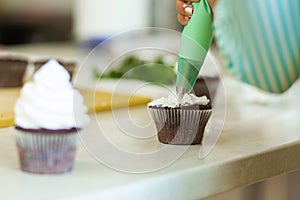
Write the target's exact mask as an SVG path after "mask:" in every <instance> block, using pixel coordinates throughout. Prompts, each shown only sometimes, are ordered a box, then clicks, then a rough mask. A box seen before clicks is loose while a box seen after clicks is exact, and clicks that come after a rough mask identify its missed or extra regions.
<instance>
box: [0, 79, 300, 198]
mask: <svg viewBox="0 0 300 200" xmlns="http://www.w3.org/2000/svg"><path fill="white" fill-rule="evenodd" d="M297 86H299V84H298V85H297ZM224 87H225V91H226V98H227V104H226V110H227V111H226V118H225V123H224V127H223V130H222V133H221V135H220V138H219V140H218V141H217V144H216V145H215V147H214V148H213V150H212V151H211V152H210V153H209V154H208V155H207V156H206V157H205V158H204V159H200V158H199V150H200V147H201V145H194V146H190V147H189V146H173V145H162V144H160V143H159V142H158V141H157V139H156V136H155V129H154V126H153V123H152V122H151V120H150V118H149V114H148V112H147V108H146V106H136V107H131V108H123V109H116V110H113V112H111V111H107V112H100V113H97V114H91V115H90V116H91V122H90V123H89V125H88V126H87V127H86V128H85V129H84V133H83V136H82V142H81V144H80V146H79V148H78V152H77V157H76V160H75V163H74V169H73V171H72V172H70V173H66V174H63V175H35V174H29V173H24V172H22V171H20V170H19V165H18V159H17V151H16V147H15V144H14V138H13V135H12V130H13V128H12V127H11V128H5V129H0V147H1V151H0V161H1V162H0V175H1V179H0V193H1V198H4V199H12V200H14V199H32V200H34V199H45V200H47V199H51V200H53V199H121V198H122V199H200V198H205V197H209V196H212V195H215V194H219V193H222V192H226V191H229V190H232V189H235V188H239V187H242V186H246V185H250V184H253V183H256V182H260V181H263V180H265V179H267V178H270V177H274V176H277V175H281V174H284V173H287V172H290V171H294V170H298V169H300V159H299V158H298V155H299V153H300V134H299V133H300V124H299V118H300V109H299V105H297V104H298V103H297V102H296V100H295V99H296V98H298V97H299V95H298V96H297V94H296V90H297V89H296V87H295V88H292V91H291V92H289V93H288V94H285V96H283V97H270V96H267V95H263V94H261V93H258V92H256V91H253V89H249V88H248V87H246V86H244V85H241V84H239V83H236V82H235V81H232V80H231V79H224ZM237 97H238V99H237ZM298 99H299V98H298ZM131 125H134V126H131ZM132 134H133V135H132ZM206 137H209V136H206ZM161 149H169V150H171V151H166V152H162V153H161V154H159V153H158V154H156V153H157V152H159V150H161ZM124 152H125V154H123V153H124ZM118 153H120V154H118ZM126 153H127V154H126ZM154 154H155V156H151V155H154ZM120 155H121V156H120ZM124 155H125V156H124ZM128 155H129V156H128ZM148 155H150V156H149V157H147V156H148ZM139 156H140V157H139ZM139 161H140V162H139ZM134 172H138V173H134Z"/></svg>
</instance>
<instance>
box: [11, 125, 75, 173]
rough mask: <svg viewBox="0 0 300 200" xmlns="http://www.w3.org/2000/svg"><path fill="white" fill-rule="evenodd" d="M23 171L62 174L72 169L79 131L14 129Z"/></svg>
mask: <svg viewBox="0 0 300 200" xmlns="http://www.w3.org/2000/svg"><path fill="white" fill-rule="evenodd" d="M14 135H15V138H16V144H17V148H18V155H19V161H20V166H21V169H22V171H25V172H30V173H36V174H61V173H65V172H68V171H71V170H72V167H73V163H74V158H75V153H76V149H77V145H78V141H79V135H78V133H77V132H76V131H75V132H71V133H62V134H61V133H60V134H55V133H30V132H26V131H21V130H17V129H15V130H14Z"/></svg>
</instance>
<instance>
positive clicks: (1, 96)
mask: <svg viewBox="0 0 300 200" xmlns="http://www.w3.org/2000/svg"><path fill="white" fill-rule="evenodd" d="M79 91H80V93H81V94H82V96H83V98H84V103H85V105H86V106H87V107H88V111H89V113H91V112H100V111H106V110H110V109H116V108H122V107H128V106H135V105H142V104H147V103H148V102H150V101H151V98H149V97H144V96H138V95H125V94H112V93H110V92H107V91H100V90H95V91H93V90H91V89H79ZM19 93H20V88H0V128H4V127H9V126H13V125H14V112H13V108H14V104H15V102H16V100H17V98H18V96H19Z"/></svg>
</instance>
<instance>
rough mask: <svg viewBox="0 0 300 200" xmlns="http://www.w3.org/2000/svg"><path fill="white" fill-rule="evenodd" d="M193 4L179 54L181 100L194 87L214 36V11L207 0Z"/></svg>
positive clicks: (178, 77) (178, 84)
mask: <svg viewBox="0 0 300 200" xmlns="http://www.w3.org/2000/svg"><path fill="white" fill-rule="evenodd" d="M192 4H193V6H194V12H193V15H192V17H191V19H190V21H189V23H188V24H187V25H186V26H185V27H184V29H183V32H182V35H181V40H180V48H179V54H178V72H177V77H176V91H177V96H178V98H179V100H181V99H182V97H183V95H184V94H185V93H189V92H190V91H191V90H192V89H193V87H194V85H195V82H196V79H197V77H198V74H199V72H200V69H201V67H202V64H203V62H204V60H205V57H206V54H207V52H208V49H209V47H210V45H211V41H212V37H213V30H212V22H213V19H212V11H211V9H210V6H209V4H208V2H207V0H200V2H194V3H192Z"/></svg>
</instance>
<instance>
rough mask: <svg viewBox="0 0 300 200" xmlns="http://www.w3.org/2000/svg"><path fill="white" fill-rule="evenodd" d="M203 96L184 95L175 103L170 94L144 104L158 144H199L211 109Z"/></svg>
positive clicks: (175, 100)
mask: <svg viewBox="0 0 300 200" xmlns="http://www.w3.org/2000/svg"><path fill="white" fill-rule="evenodd" d="M209 102H210V100H209V99H208V98H207V97H206V96H201V97H197V96H195V95H194V94H185V95H184V96H183V97H182V100H181V101H180V102H179V100H178V97H177V96H175V95H172V94H170V95H169V96H168V97H167V98H166V97H162V98H160V99H156V100H154V101H152V102H150V103H149V104H148V109H149V112H150V115H151V117H152V119H153V121H154V124H155V126H156V129H157V136H158V140H159V141H160V142H161V143H165V144H177V145H190V144H200V143H201V141H202V138H203V133H204V129H205V126H206V124H207V122H208V120H209V118H210V115H211V112H212V107H211V105H210V104H209Z"/></svg>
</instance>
